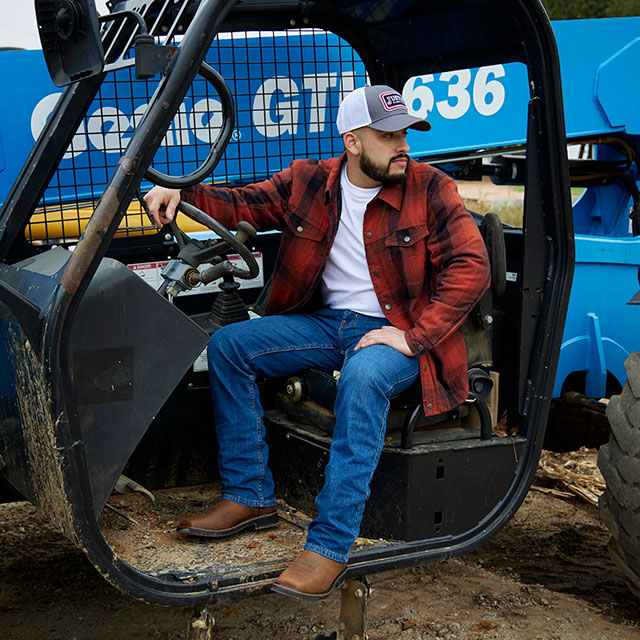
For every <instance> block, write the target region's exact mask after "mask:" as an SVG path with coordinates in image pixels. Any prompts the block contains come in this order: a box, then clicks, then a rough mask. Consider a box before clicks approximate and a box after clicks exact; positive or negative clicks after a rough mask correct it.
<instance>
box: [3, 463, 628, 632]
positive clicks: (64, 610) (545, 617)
mask: <svg viewBox="0 0 640 640" xmlns="http://www.w3.org/2000/svg"><path fill="white" fill-rule="evenodd" d="M545 459H546V460H547V463H548V464H553V465H555V466H556V468H560V469H561V470H562V469H568V470H573V471H574V472H575V471H576V470H577V471H579V472H580V473H581V474H583V475H584V474H585V473H594V474H595V473H596V472H597V470H595V467H594V465H593V462H594V460H595V452H593V451H584V450H583V451H581V452H576V453H573V454H563V455H560V454H546V458H545ZM547 468H548V466H547ZM607 540H608V534H607V532H606V530H605V528H604V526H603V525H602V523H601V522H600V521H599V519H598V514H597V509H596V507H594V506H592V505H590V504H588V503H587V502H585V501H583V500H581V499H580V498H578V497H576V496H574V495H572V494H571V493H570V492H568V491H566V490H564V488H563V487H559V486H558V484H557V483H556V482H555V481H554V480H553V479H550V476H549V473H545V472H543V471H541V472H540V473H539V475H538V478H537V480H536V485H535V486H534V488H533V490H532V491H531V492H530V493H529V496H528V497H527V499H526V501H525V503H524V505H523V506H522V508H521V509H520V510H519V511H518V512H517V514H516V515H515V517H514V518H513V520H512V521H511V522H510V523H509V524H508V525H507V527H506V528H505V529H504V530H503V531H502V532H501V533H500V534H499V535H498V536H497V537H496V538H494V539H493V540H492V541H491V542H490V543H489V544H487V545H485V546H484V547H483V548H481V549H480V550H478V551H476V552H474V553H472V554H470V555H468V556H466V557H463V558H457V559H453V560H448V561H445V562H441V563H438V564H431V565H426V566H422V567H416V568H413V569H410V570H403V571H390V572H385V573H379V574H376V575H373V576H371V577H370V582H371V585H372V588H373V590H372V595H371V599H370V605H369V624H368V634H369V636H368V637H369V639H370V640H416V639H427V638H439V639H442V640H484V639H491V638H500V639H503V638H504V639H508V640H511V639H513V640H520V639H527V640H631V639H632V638H633V639H637V638H640V608H639V607H638V602H637V600H635V599H634V598H633V597H632V596H631V595H630V594H629V593H628V592H627V590H626V588H625V585H624V582H623V580H622V578H621V577H620V575H619V574H618V573H617V571H616V569H615V567H614V566H613V564H612V563H611V561H610V560H609V558H608V556H607V551H606V545H607ZM0 549H1V550H2V554H1V555H0V637H1V638H2V639H3V640H10V639H11V640H13V639H16V640H36V639H38V640H40V639H42V638H53V639H61V640H73V639H76V640H89V639H91V640H107V639H109V640H125V639H126V640H130V639H134V638H142V639H146V638H150V639H156V638H159V639H165V640H169V639H171V640H178V639H181V638H186V628H187V623H188V619H187V617H186V615H185V612H183V611H179V610H176V609H170V608H164V607H157V606H150V605H145V604H142V603H138V602H136V601H134V600H132V599H131V598H129V597H127V596H124V595H122V594H120V593H119V592H118V591H116V590H115V589H114V588H113V587H111V586H109V585H108V584H107V583H106V582H105V581H104V580H103V579H102V578H101V577H100V576H99V575H98V573H97V572H96V571H95V569H93V567H92V566H90V565H89V563H88V561H87V560H86V559H85V557H84V555H83V554H82V553H81V552H80V551H78V550H77V549H76V548H74V547H73V546H72V545H71V544H70V543H69V542H67V540H66V539H65V538H63V537H62V536H61V535H60V534H58V533H57V532H56V531H55V530H53V529H52V528H51V527H50V526H49V525H47V524H46V523H45V522H44V521H43V520H42V519H41V518H40V517H39V516H38V515H37V514H36V512H35V510H34V508H33V507H31V506H30V505H29V504H27V503H13V504H8V505H0ZM339 603H340V595H339V594H338V593H334V594H333V595H332V596H331V597H330V598H329V599H328V600H326V601H324V602H322V603H318V604H309V603H302V602H299V601H296V600H292V599H289V598H286V597H283V596H279V595H276V594H273V595H268V596H258V597H253V598H247V599H243V600H237V601H233V602H227V603H224V604H218V605H214V606H212V607H211V612H212V614H213V615H214V616H215V619H216V626H215V631H216V634H215V637H216V638H220V639H221V640H223V639H224V640H254V639H261V640H267V639H271V638H276V639H279V640H294V639H295V640H301V639H305V640H306V639H309V640H328V639H329V638H331V637H332V633H333V631H334V630H335V629H336V628H337V616H338V610H339Z"/></svg>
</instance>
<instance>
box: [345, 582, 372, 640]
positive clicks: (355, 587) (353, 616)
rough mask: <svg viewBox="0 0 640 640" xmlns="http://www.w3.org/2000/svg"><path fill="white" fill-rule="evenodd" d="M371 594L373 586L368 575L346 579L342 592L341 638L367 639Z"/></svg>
mask: <svg viewBox="0 0 640 640" xmlns="http://www.w3.org/2000/svg"><path fill="white" fill-rule="evenodd" d="M370 595H371V587H370V585H369V581H368V580H367V578H366V577H363V578H359V579H354V578H351V579H348V580H345V583H344V585H343V586H342V592H341V594H340V631H339V632H338V639H339V640H366V638H367V633H366V629H367V603H368V601H369V596H370Z"/></svg>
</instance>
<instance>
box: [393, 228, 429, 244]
mask: <svg viewBox="0 0 640 640" xmlns="http://www.w3.org/2000/svg"><path fill="white" fill-rule="evenodd" d="M428 236H429V227H427V225H426V224H418V225H414V226H413V227H406V228H405V229H394V230H393V231H392V232H391V233H389V234H388V235H387V237H386V239H385V246H387V247H414V246H415V245H416V244H418V243H419V242H422V241H425V240H426V238H427V237H428ZM424 244H425V246H426V242H425V243H424Z"/></svg>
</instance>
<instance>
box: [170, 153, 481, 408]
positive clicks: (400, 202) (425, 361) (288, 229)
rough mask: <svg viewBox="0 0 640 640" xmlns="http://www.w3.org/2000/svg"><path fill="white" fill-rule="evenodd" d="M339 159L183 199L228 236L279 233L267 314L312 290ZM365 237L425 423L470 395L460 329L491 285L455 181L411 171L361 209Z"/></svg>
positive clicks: (335, 204)
mask: <svg viewBox="0 0 640 640" xmlns="http://www.w3.org/2000/svg"><path fill="white" fill-rule="evenodd" d="M344 159H345V157H344V155H343V156H342V157H340V158H332V159H330V160H320V161H317V160H295V161H294V162H293V163H292V164H291V165H290V166H289V168H288V169H285V170H284V171H281V172H280V173H277V174H276V175H274V176H273V177H272V178H271V179H270V180H265V181H264V182H260V183H257V184H253V185H248V186H246V187H242V188H239V189H227V188H218V187H210V186H207V185H202V184H201V185H197V186H195V187H191V188H190V189H187V190H185V191H184V192H183V195H182V197H183V198H184V200H185V201H187V202H190V203H191V204H193V205H195V206H196V207H199V208H200V209H202V210H203V211H205V212H206V213H208V214H209V215H211V216H213V217H215V218H216V220H218V221H220V222H221V223H222V224H223V225H225V226H227V227H229V228H231V229H235V228H236V226H237V223H238V222H239V221H240V220H246V221H248V222H250V223H251V224H252V225H254V226H255V227H256V229H258V230H259V231H267V230H273V229H278V230H282V232H283V234H282V241H281V243H280V249H279V252H278V256H277V259H276V265H275V271H274V276H273V282H272V285H271V291H270V294H269V299H268V302H267V309H266V312H267V313H268V314H276V313H291V312H295V311H297V310H299V309H300V308H301V307H303V306H304V304H305V303H306V302H308V301H309V299H310V298H311V296H312V294H313V293H314V291H315V290H316V287H317V286H318V284H319V283H320V278H321V275H322V272H323V269H324V267H325V265H326V263H327V257H328V255H329V250H330V248H331V245H332V243H333V239H334V237H335V234H336V230H337V228H338V219H339V217H340V195H339V194H340V191H339V186H340V169H341V167H342V163H343V162H344ZM363 234H364V244H365V251H366V255H367V262H368V264H369V273H370V274H371V280H372V282H373V287H374V290H375V292H376V295H377V296H378V300H379V301H380V306H381V307H382V309H383V310H384V313H385V315H386V317H387V319H388V320H389V322H390V324H392V325H393V326H395V327H397V328H399V329H402V330H403V331H406V332H407V333H406V339H407V343H408V345H409V348H410V349H411V351H412V352H413V353H414V354H415V355H416V357H417V358H418V360H419V363H420V378H421V383H422V396H423V405H424V409H425V413H426V414H427V415H434V414H437V413H442V412H444V411H447V410H449V409H452V408H453V407H455V406H457V405H459V404H461V403H462V402H464V400H465V399H466V397H467V393H468V380H467V356H466V348H465V343H464V339H463V337H462V330H461V325H462V321H463V320H464V318H465V317H466V315H467V314H468V313H469V311H470V310H471V309H472V308H473V306H474V305H475V304H476V302H478V300H479V299H480V297H481V296H482V294H483V293H484V291H485V290H486V289H487V287H488V286H489V280H490V275H489V263H488V259H487V253H486V249H485V246H484V242H483V240H482V237H481V236H480V233H479V231H478V229H477V227H476V224H475V223H474V221H473V219H472V218H471V216H470V215H469V213H468V212H467V210H466V209H465V206H464V204H463V202H462V199H461V198H460V196H459V195H458V191H457V189H456V186H455V183H454V181H453V180H452V179H451V178H449V177H448V176H446V175H445V174H443V173H442V172H441V171H438V170H437V169H435V168H433V167H431V166H429V165H427V164H421V163H416V162H414V161H410V162H409V167H408V170H407V180H406V181H405V182H404V183H403V184H399V185H385V186H384V187H383V188H382V189H381V190H380V192H379V194H378V195H377V196H376V197H375V198H374V199H373V200H372V201H371V202H370V203H369V205H368V207H367V210H366V213H365V216H364V229H363Z"/></svg>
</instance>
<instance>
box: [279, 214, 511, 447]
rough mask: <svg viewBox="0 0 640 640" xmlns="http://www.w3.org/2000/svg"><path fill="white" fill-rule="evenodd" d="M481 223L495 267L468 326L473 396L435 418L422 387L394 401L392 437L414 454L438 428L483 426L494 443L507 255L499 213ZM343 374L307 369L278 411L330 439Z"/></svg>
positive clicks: (465, 328) (286, 390)
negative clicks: (423, 433)
mask: <svg viewBox="0 0 640 640" xmlns="http://www.w3.org/2000/svg"><path fill="white" fill-rule="evenodd" d="M472 215H473V217H474V218H475V219H476V220H477V221H478V222H479V227H480V232H481V234H482V237H483V239H484V242H485V246H486V248H487V254H488V256H489V262H490V265H491V286H490V287H489V289H488V290H487V291H486V293H485V294H484V295H483V297H482V298H481V299H480V301H479V302H478V303H477V304H476V306H475V307H474V308H473V309H472V311H471V312H470V314H469V315H468V317H467V318H466V320H465V322H464V324H463V333H464V338H465V344H466V347H467V360H468V365H469V368H468V375H469V396H468V398H467V400H466V401H465V402H464V403H463V404H462V405H460V406H459V407H457V408H455V409H453V410H451V411H447V412H445V413H442V414H438V415H436V416H429V417H426V416H425V415H424V412H423V409H422V394H421V387H420V381H419V380H418V381H416V383H414V384H413V385H412V386H411V387H410V388H409V389H407V390H406V391H403V392H402V393H400V394H398V395H397V396H394V397H393V398H392V399H391V405H390V408H389V416H388V418H387V434H394V433H396V434H397V433H400V447H401V448H402V449H411V448H412V447H413V445H414V434H415V432H416V430H419V429H432V428H434V427H436V425H459V424H461V423H468V422H470V423H472V424H473V425H474V426H479V427H480V430H479V435H480V438H482V439H489V438H491V433H492V428H493V426H494V425H493V424H492V418H491V413H490V411H489V408H488V406H487V402H486V401H487V398H488V396H489V394H490V393H491V391H492V388H493V384H494V381H493V378H492V377H491V375H490V369H491V366H492V364H493V347H494V331H493V329H494V318H495V316H496V314H495V312H494V299H495V298H499V297H500V296H501V295H502V294H503V293H504V290H505V286H506V251H505V241H504V232H503V228H502V222H501V221H500V218H499V217H498V216H497V215H496V214H495V213H487V214H486V215H484V216H483V215H481V214H475V213H472ZM338 375H339V373H338V372H331V371H323V370H320V369H315V368H312V369H308V370H306V371H304V372H302V373H300V374H298V375H295V376H292V377H291V378H289V379H288V380H287V382H286V385H285V387H284V390H283V391H282V392H281V393H279V394H278V401H277V407H278V409H279V410H280V411H282V412H283V413H285V414H286V415H287V416H289V417H290V418H292V419H293V420H295V422H296V423H297V424H303V425H304V424H308V425H309V426H312V427H314V428H319V429H320V430H321V431H323V432H325V433H326V434H327V435H330V434H331V433H332V432H333V427H334V425H335V415H334V413H333V406H334V402H335V398H336V394H337V385H336V381H337V379H338Z"/></svg>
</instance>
